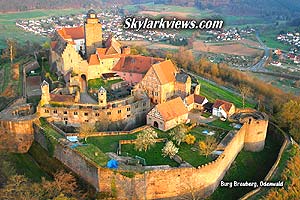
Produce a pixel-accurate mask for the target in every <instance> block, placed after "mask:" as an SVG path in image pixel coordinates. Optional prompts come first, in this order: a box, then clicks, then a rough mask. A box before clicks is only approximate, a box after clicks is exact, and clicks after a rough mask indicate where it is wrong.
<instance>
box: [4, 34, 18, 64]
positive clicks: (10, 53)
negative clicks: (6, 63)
mask: <svg viewBox="0 0 300 200" xmlns="http://www.w3.org/2000/svg"><path fill="white" fill-rule="evenodd" d="M6 44H7V48H6V49H5V50H4V51H3V53H2V56H1V57H2V58H9V59H10V64H11V65H12V64H13V61H14V58H15V57H16V53H17V50H16V46H17V45H16V41H15V40H12V39H7V40H6Z"/></svg>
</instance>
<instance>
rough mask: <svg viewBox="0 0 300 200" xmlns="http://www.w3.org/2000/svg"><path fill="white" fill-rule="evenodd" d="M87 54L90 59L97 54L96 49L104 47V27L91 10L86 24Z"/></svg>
mask: <svg viewBox="0 0 300 200" xmlns="http://www.w3.org/2000/svg"><path fill="white" fill-rule="evenodd" d="M84 34H85V54H86V57H87V58H89V57H90V55H91V54H93V53H95V52H96V48H100V47H102V25H101V24H100V22H99V19H98V17H97V14H96V12H95V11H94V10H89V11H88V13H87V17H86V21H85V23H84Z"/></svg>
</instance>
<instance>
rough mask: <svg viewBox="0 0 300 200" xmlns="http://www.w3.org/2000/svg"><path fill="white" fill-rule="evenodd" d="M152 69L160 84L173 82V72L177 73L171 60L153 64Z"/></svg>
mask: <svg viewBox="0 0 300 200" xmlns="http://www.w3.org/2000/svg"><path fill="white" fill-rule="evenodd" d="M153 69H154V72H155V73H156V75H157V77H158V79H159V82H160V83H161V84H162V85H163V84H166V83H170V82H175V74H176V73H177V69H176V67H175V65H174V64H173V63H172V61H171V60H166V61H163V62H160V63H157V64H154V65H153Z"/></svg>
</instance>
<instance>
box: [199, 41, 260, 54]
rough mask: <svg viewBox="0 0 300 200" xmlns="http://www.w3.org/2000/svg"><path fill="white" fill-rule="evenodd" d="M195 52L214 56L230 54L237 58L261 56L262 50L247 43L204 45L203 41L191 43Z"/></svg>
mask: <svg viewBox="0 0 300 200" xmlns="http://www.w3.org/2000/svg"><path fill="white" fill-rule="evenodd" d="M193 49H194V50H195V51H201V52H208V53H215V54H232V55H238V56H255V55H261V54H262V53H263V50H261V49H259V48H257V47H251V46H250V45H249V42H246V43H242V42H222V43H215V44H211V43H204V42H203V41H195V42H194V43H193Z"/></svg>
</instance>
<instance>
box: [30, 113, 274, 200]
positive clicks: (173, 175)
mask: <svg viewBox="0 0 300 200" xmlns="http://www.w3.org/2000/svg"><path fill="white" fill-rule="evenodd" d="M243 119H246V118H243ZM251 119H252V120H251V122H250V123H246V122H245V123H244V125H243V126H242V127H241V129H240V130H238V131H236V132H232V133H231V135H229V136H230V137H229V138H230V139H229V140H228V141H227V142H226V146H225V148H224V151H223V153H222V154H221V155H220V156H219V157H218V158H217V159H216V160H214V161H212V162H210V163H208V164H205V165H202V166H199V167H198V168H194V167H178V168H171V167H170V168H155V169H150V170H146V171H145V172H144V173H139V172H131V173H133V174H131V175H130V176H128V174H127V175H126V173H125V174H124V173H123V172H122V171H120V170H111V169H108V168H102V167H99V166H97V165H96V164H95V163H93V162H92V161H90V160H89V159H88V158H86V157H84V156H83V155H81V154H80V153H78V152H77V151H76V149H71V148H70V147H69V146H68V145H66V144H64V143H62V142H57V144H56V146H55V150H54V152H53V156H54V157H55V158H57V159H58V160H60V161H61V162H62V163H63V164H65V165H66V166H67V167H69V168H70V169H72V170H73V171H74V172H75V173H77V174H78V175H79V176H81V177H82V178H83V179H84V180H86V181H87V182H88V183H90V184H91V185H93V186H94V187H95V188H96V189H97V190H98V191H100V192H107V193H112V194H113V195H115V196H117V198H118V199H129V198H130V197H133V199H164V198H173V199H176V198H177V197H178V196H187V197H189V196H190V195H191V192H192V191H193V192H195V191H199V195H200V196H201V197H207V196H209V195H210V194H212V193H213V191H214V190H215V189H216V188H217V187H218V185H219V182H220V181H221V180H222V178H223V177H224V175H225V173H226V171H227V170H228V169H229V168H230V166H231V164H232V162H233V161H234V160H235V158H236V156H237V155H238V153H239V152H240V151H241V150H242V149H243V148H244V147H245V146H244V145H246V144H249V143H253V141H254V143H255V142H257V141H259V142H261V140H262V139H263V138H264V137H261V138H258V139H257V137H256V135H257V133H259V134H262V135H264V134H266V133H265V132H262V131H264V130H267V122H268V121H267V120H263V119H260V120H259V119H257V120H255V119H254V118H251ZM247 120H248V118H247ZM257 122H260V123H257ZM35 132H36V133H35V140H36V141H38V142H39V143H40V144H41V145H42V146H43V147H44V148H45V149H47V150H48V151H49V145H48V144H47V139H45V136H44V135H43V134H42V133H41V131H40V130H39V129H36V128H35ZM226 137H227V136H226ZM246 148H248V147H247V146H246ZM250 150H251V151H257V148H256V147H255V148H253V149H251V148H250Z"/></svg>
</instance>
